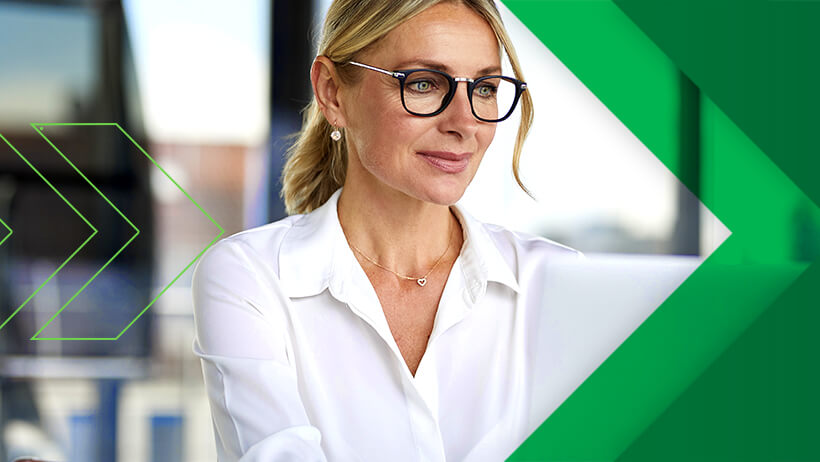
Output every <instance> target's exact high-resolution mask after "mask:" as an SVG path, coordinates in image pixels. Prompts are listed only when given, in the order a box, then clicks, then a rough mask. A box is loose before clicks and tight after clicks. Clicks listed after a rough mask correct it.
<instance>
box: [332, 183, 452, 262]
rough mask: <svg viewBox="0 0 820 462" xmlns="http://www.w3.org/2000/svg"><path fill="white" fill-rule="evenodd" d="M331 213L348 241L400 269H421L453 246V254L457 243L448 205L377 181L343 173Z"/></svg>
mask: <svg viewBox="0 0 820 462" xmlns="http://www.w3.org/2000/svg"><path fill="white" fill-rule="evenodd" d="M350 180H352V181H350ZM337 213H338V216H339V221H340V223H341V224H342V229H343V230H344V233H345V237H346V238H347V240H348V243H349V244H351V246H355V247H356V248H357V249H358V250H359V251H360V252H362V253H364V254H365V255H367V257H370V258H371V259H373V260H375V261H377V262H379V264H381V265H383V266H385V267H387V268H390V269H391V270H392V271H395V272H396V273H400V274H409V275H415V274H424V273H425V272H426V271H427V270H429V269H430V267H431V266H432V265H433V264H434V262H435V261H436V260H438V259H439V258H440V257H441V256H442V254H443V253H452V252H453V247H456V254H458V249H460V247H461V244H462V233H461V228H460V225H459V223H458V220H457V219H456V218H455V216H453V214H452V213H451V212H450V209H449V207H448V206H446V205H438V204H432V203H429V202H425V201H422V200H419V199H416V198H414V197H411V196H408V195H407V194H404V193H403V192H401V191H398V190H395V189H392V188H390V187H388V186H387V185H384V184H383V183H379V182H378V181H357V179H354V178H348V179H347V180H346V181H345V186H344V188H343V189H342V193H341V195H340V197H339V203H338V209H337ZM448 248H449V250H447V249H448Z"/></svg>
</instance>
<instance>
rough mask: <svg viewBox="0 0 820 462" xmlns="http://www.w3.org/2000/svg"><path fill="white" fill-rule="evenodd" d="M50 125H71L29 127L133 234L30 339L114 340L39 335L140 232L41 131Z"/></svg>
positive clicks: (33, 125) (32, 125) (34, 125)
mask: <svg viewBox="0 0 820 462" xmlns="http://www.w3.org/2000/svg"><path fill="white" fill-rule="evenodd" d="M51 125H72V124H34V123H33V124H31V127H32V128H33V129H34V130H35V131H36V132H37V133H38V134H39V135H40V136H41V137H43V139H44V140H46V142H47V143H48V144H49V146H51V147H52V148H53V149H54V150H55V151H57V154H59V155H60V157H62V158H63V160H64V161H65V162H66V163H67V164H68V165H70V166H71V168H72V169H74V171H75V172H77V174H78V175H80V176H81V177H82V179H83V180H85V182H86V183H88V185H89V186H91V188H93V189H94V191H95V192H96V193H97V194H98V195H99V196H100V197H102V198H103V200H104V201H105V202H106V203H107V204H108V206H109V207H111V208H112V209H114V211H116V212H117V214H118V215H119V216H120V217H121V218H122V219H123V220H125V222H126V223H128V225H129V226H131V228H133V229H134V235H133V236H131V238H130V239H128V241H126V242H125V244H123V245H122V247H120V248H119V250H117V251H116V252H115V253H114V255H112V256H111V258H109V259H108V261H106V262H105V264H104V265H103V266H102V267H101V268H100V269H99V270H97V272H96V273H94V275H93V276H91V278H90V279H88V281H86V282H85V284H83V285H82V286H81V287H80V288H79V289H77V291H76V292H75V293H74V295H72V296H71V297H70V298H69V299H68V301H66V302H65V303H64V304H63V306H61V307H60V309H59V310H57V311H56V312H55V313H54V314H53V315H51V317H50V318H49V320H48V321H47V322H46V323H45V324H43V326H42V327H40V329H39V330H38V331H37V332H35V333H34V335H33V336H32V337H31V340H116V338H104V337H94V338H83V337H40V332H42V331H43V329H45V328H46V327H48V325H49V324H51V323H52V321H54V320H55V319H56V318H57V316H59V315H60V313H61V312H62V311H63V310H64V309H66V307H68V305H70V304H71V302H73V301H74V299H75V298H76V297H77V296H78V295H79V294H80V293H81V292H82V291H83V290H85V288H86V287H88V285H89V284H91V283H92V282H93V281H94V279H96V278H97V276H99V274H100V273H102V271H103V270H104V269H105V268H106V267H108V265H109V264H111V262H112V261H114V259H115V258H117V255H119V254H120V253H121V252H122V251H123V250H125V248H126V247H128V245H129V244H131V242H132V241H133V240H134V239H136V238H137V236H139V234H140V230H139V228H137V227H136V226H135V225H134V223H132V222H131V220H129V219H128V217H126V216H125V215H124V214H123V213H122V212H121V211H120V209H118V208H117V206H115V205H114V204H113V203H111V201H110V200H109V199H108V197H106V196H105V194H103V193H102V192H101V191H100V190H99V188H97V186H96V185H94V183H92V182H91V180H89V179H88V177H86V176H85V175H84V174H83V172H82V171H80V169H78V168H77V166H75V165H74V163H73V162H71V160H70V159H69V158H68V157H66V156H65V155H64V154H63V153H62V152H61V151H60V149H59V148H57V146H55V145H54V143H53V142H52V141H51V140H50V139H49V138H48V136H46V134H45V133H44V132H43V130H44V129H45V127H46V126H51ZM132 322H133V321H132ZM129 326H130V324H129Z"/></svg>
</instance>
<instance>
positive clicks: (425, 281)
mask: <svg viewBox="0 0 820 462" xmlns="http://www.w3.org/2000/svg"><path fill="white" fill-rule="evenodd" d="M416 282H418V283H419V285H420V286H422V287H424V284H427V278H421V279H417V280H416Z"/></svg>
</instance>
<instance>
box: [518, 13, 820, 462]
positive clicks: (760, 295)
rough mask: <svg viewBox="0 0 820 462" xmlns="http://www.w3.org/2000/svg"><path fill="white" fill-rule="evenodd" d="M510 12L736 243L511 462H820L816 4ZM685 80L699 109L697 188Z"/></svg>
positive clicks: (673, 298)
mask: <svg viewBox="0 0 820 462" xmlns="http://www.w3.org/2000/svg"><path fill="white" fill-rule="evenodd" d="M504 3H505V5H507V6H508V7H509V8H510V10H511V11H512V12H513V13H515V15H516V16H517V17H518V18H520V19H521V20H522V21H523V22H524V23H525V24H526V25H527V27H528V28H529V29H530V31H531V32H532V33H534V34H535V35H536V36H537V37H538V38H539V39H540V40H541V41H542V42H543V43H544V44H545V45H546V46H547V47H548V48H549V49H550V51H552V52H553V53H554V54H555V55H556V56H557V57H558V59H560V60H561V61H562V62H563V63H564V64H565V65H566V66H567V67H568V68H569V69H570V70H571V71H572V72H573V73H574V74H575V75H576V76H577V77H578V78H579V79H580V80H581V81H582V82H583V83H584V84H585V85H586V86H587V87H588V88H589V89H590V90H591V91H592V92H593V93H594V94H595V95H596V96H597V97H598V98H599V99H600V100H601V101H602V102H603V103H604V104H605V105H606V106H607V107H608V108H609V109H610V110H611V111H612V112H613V113H614V114H615V115H616V116H617V117H618V118H619V119H620V120H621V122H622V123H624V125H626V126H627V127H628V128H629V129H630V130H631V131H632V132H633V133H634V134H635V135H636V136H637V137H638V138H639V139H640V140H641V141H642V142H643V143H644V144H645V145H646V146H647V147H648V148H649V150H650V151H652V153H653V154H655V155H656V156H657V157H658V158H659V159H660V160H661V161H662V162H663V163H664V164H665V165H666V166H667V168H669V169H670V170H671V171H672V172H673V173H675V175H676V176H677V177H678V178H679V179H680V180H681V181H682V182H683V183H684V184H686V185H687V186H688V187H690V189H692V190H693V192H696V193H697V194H698V196H699V198H700V199H701V201H702V202H703V203H704V204H705V205H707V206H708V207H709V209H710V210H712V211H713V213H715V215H716V216H717V217H719V218H720V220H721V221H722V222H723V223H724V224H726V226H727V227H729V229H731V230H732V232H733V234H732V236H731V237H730V238H729V239H727V240H726V241H725V242H724V243H723V245H722V246H721V247H720V248H719V249H718V250H717V251H715V252H714V253H713V254H712V255H711V256H710V257H709V258H708V259H707V260H706V262H705V263H704V264H703V265H701V267H699V268H698V269H697V270H696V271H695V272H694V273H693V274H692V275H691V276H690V278H689V279H688V280H687V281H686V282H685V283H684V284H683V285H681V286H680V287H679V289H678V290H677V291H676V292H675V293H674V294H672V296H670V297H669V299H667V300H666V301H665V302H664V303H663V304H662V305H661V306H660V307H659V308H658V309H657V310H656V311H655V313H654V314H653V315H652V316H650V317H649V318H648V319H647V320H646V322H645V323H644V324H643V325H641V326H640V327H639V328H638V329H637V330H636V331H635V332H634V333H633V334H632V336H630V337H629V338H628V339H627V340H626V341H625V342H624V343H623V344H622V345H621V346H620V347H619V348H618V349H617V350H616V351H615V352H614V353H613V354H612V355H611V356H610V357H609V358H608V359H607V360H606V361H605V362H604V363H603V364H602V365H601V366H600V367H599V368H598V369H597V370H596V371H595V372H594V373H593V374H592V375H591V376H590V377H589V378H588V379H587V380H586V381H585V382H584V383H583V384H582V385H581V386H580V387H579V388H578V389H577V390H576V391H575V392H574V393H573V394H572V395H571V396H570V397H569V398H568V399H567V400H566V401H565V402H564V403H563V404H562V405H561V406H560V407H559V408H558V409H557V410H556V411H555V412H554V413H553V414H552V415H551V416H550V417H549V418H548V419H547V420H546V421H545V422H544V424H543V425H542V426H541V427H540V428H539V429H538V430H537V431H536V432H535V433H533V435H531V437H530V438H529V439H528V440H527V441H526V442H525V443H524V444H523V445H522V446H521V447H520V448H519V449H518V450H517V451H516V452H515V453H514V454H513V455H512V456H511V457H510V460H528V461H530V460H532V461H535V460H538V461H541V460H549V461H552V460H562V461H580V460H595V461H604V460H616V459H620V460H636V461H638V460H640V461H644V460H646V461H648V460H820V447H819V446H818V445H817V444H816V438H815V436H816V434H818V433H820V426H819V425H818V421H817V419H816V416H817V415H818V412H820V400H818V398H817V393H816V390H817V389H819V388H820V372H818V368H817V367H814V366H812V365H814V364H816V354H817V351H820V340H818V339H817V338H818V336H817V335H816V334H815V333H814V332H811V331H812V328H811V327H808V326H812V327H813V328H816V326H817V325H820V314H818V310H817V307H818V306H819V303H820V302H819V301H820V293H818V287H820V279H818V276H820V265H818V264H817V260H815V262H814V263H813V264H812V265H811V267H809V265H808V264H807V263H799V262H795V261H793V260H794V258H795V252H797V250H796V249H798V248H800V249H803V250H802V252H803V253H802V255H803V258H804V259H805V258H809V259H811V258H815V259H816V258H817V254H816V253H815V254H811V253H810V250H806V249H817V248H818V242H820V234H818V233H817V232H816V231H814V232H812V231H811V229H812V228H811V226H812V225H811V223H815V224H816V223H820V218H819V217H820V210H818V208H817V207H816V204H817V203H820V201H819V200H818V199H820V196H818V195H817V194H816V193H817V192H818V190H819V189H820V188H819V186H820V182H817V178H818V174H820V167H818V165H820V163H818V157H819V156H817V154H818V153H820V148H819V147H818V143H817V141H816V139H813V135H812V133H813V132H812V130H802V129H803V128H804V127H810V126H813V127H817V126H820V124H818V122H820V116H818V114H820V112H818V110H817V108H818V107H820V104H807V103H806V101H807V100H808V101H811V102H817V103H820V92H818V91H817V90H816V82H817V81H820V65H818V63H817V60H812V59H806V57H808V56H812V55H813V53H812V50H813V48H812V45H811V44H816V43H818V42H817V40H818V39H820V37H818V36H817V32H816V27H813V26H811V24H816V23H817V21H818V20H820V8H818V7H820V3H818V2H757V1H753V2H736V1H719V2H704V1H694V2H692V1H688V2H683V1H677V2H676V1H672V2H638V1H631V0H628V1H627V0H622V1H618V2H617V5H616V4H615V3H613V2H610V1H588V2H566V1H533V0H504ZM639 26H640V27H639ZM693 30H698V34H692V33H691V32H692V31H693ZM812 31H813V32H812ZM755 34H756V35H755ZM750 37H751V38H750ZM810 39H811V40H810ZM758 45H760V46H758ZM747 47H748V48H747ZM772 55H774V57H773V56H772ZM757 57H760V58H757ZM755 59H761V60H762V61H761V62H757V61H754V60H755ZM766 59H772V60H773V62H775V63H776V64H777V65H778V66H779V67H776V68H773V67H772V66H771V64H770V62H769V61H766ZM792 61H793V62H792ZM806 61H810V63H806ZM780 69H788V70H793V71H799V72H796V73H795V78H794V79H789V80H786V79H785V78H784V76H783V75H782V74H778V72H779V71H780ZM679 70H680V71H683V72H684V73H685V74H686V76H687V77H688V78H689V79H691V81H692V82H694V84H695V85H697V86H698V88H699V89H700V92H701V99H700V101H701V103H700V104H701V107H700V111H701V113H700V120H701V127H700V129H701V132H702V139H703V140H704V143H703V144H702V145H701V146H700V147H699V148H700V150H701V152H702V157H703V164H702V166H701V170H702V173H701V178H702V181H701V182H700V184H699V185H698V184H697V183H696V181H697V178H695V179H693V178H692V177H691V176H689V175H684V174H683V172H682V167H681V165H682V162H680V160H681V156H680V154H679V148H678V146H680V145H681V141H684V142H685V141H687V140H680V139H679V138H680V135H679V134H678V133H677V129H678V124H679V120H678V119H677V117H678V114H679V109H680V108H679V107H678V106H677V105H678V103H677V101H678V99H679V96H678V94H677V92H679V90H678V86H677V79H678V77H677V74H678V72H679ZM721 72H722V73H721ZM787 75H788V74H787ZM774 76H776V78H775V77H774ZM778 79H779V80H778ZM773 95H774V96H773ZM761 101H762V103H761ZM775 116H776V117H775ZM767 117H768V119H767ZM798 132H799V133H798ZM778 137H779V138H778ZM761 148H763V149H765V152H764V150H762V149H761ZM781 168H782V169H783V170H781ZM784 172H786V173H784ZM787 174H788V176H787ZM698 186H699V187H698ZM807 194H809V195H810V196H807ZM797 212H799V213H797ZM798 219H799V220H801V223H804V225H802V226H804V227H805V228H806V229H808V231H801V232H802V233H803V234H801V236H804V237H802V238H799V239H795V236H794V234H795V231H794V230H795V225H794V223H795V220H798ZM805 223H808V224H807V225H806V224H805ZM801 229H802V228H801ZM814 229H815V230H816V228H814ZM805 236H807V237H805ZM796 241H800V242H797V243H796ZM804 241H805V242H804ZM798 244H799V245H798ZM807 268H808V269H807ZM809 332H811V333H809ZM809 335H811V336H809ZM760 364H764V365H765V366H766V367H764V366H761V365H760ZM789 379H791V380H793V382H789Z"/></svg>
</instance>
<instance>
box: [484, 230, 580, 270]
mask: <svg viewBox="0 0 820 462" xmlns="http://www.w3.org/2000/svg"><path fill="white" fill-rule="evenodd" d="M481 227H482V228H483V229H484V231H485V232H486V233H487V235H488V236H489V237H490V239H492V241H493V243H494V244H495V245H496V247H497V248H498V250H499V251H500V252H501V253H502V255H504V256H505V257H511V258H508V260H510V259H515V260H519V261H521V262H522V263H523V262H524V261H526V260H543V259H552V258H581V257H583V254H582V253H581V252H580V251H579V250H577V249H574V248H572V247H570V246H568V245H564V244H561V243H559V242H556V241H554V240H552V239H549V238H546V237H543V236H539V235H536V234H531V233H527V232H522V231H515V230H512V229H509V228H507V227H505V226H501V225H497V224H491V223H481Z"/></svg>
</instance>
